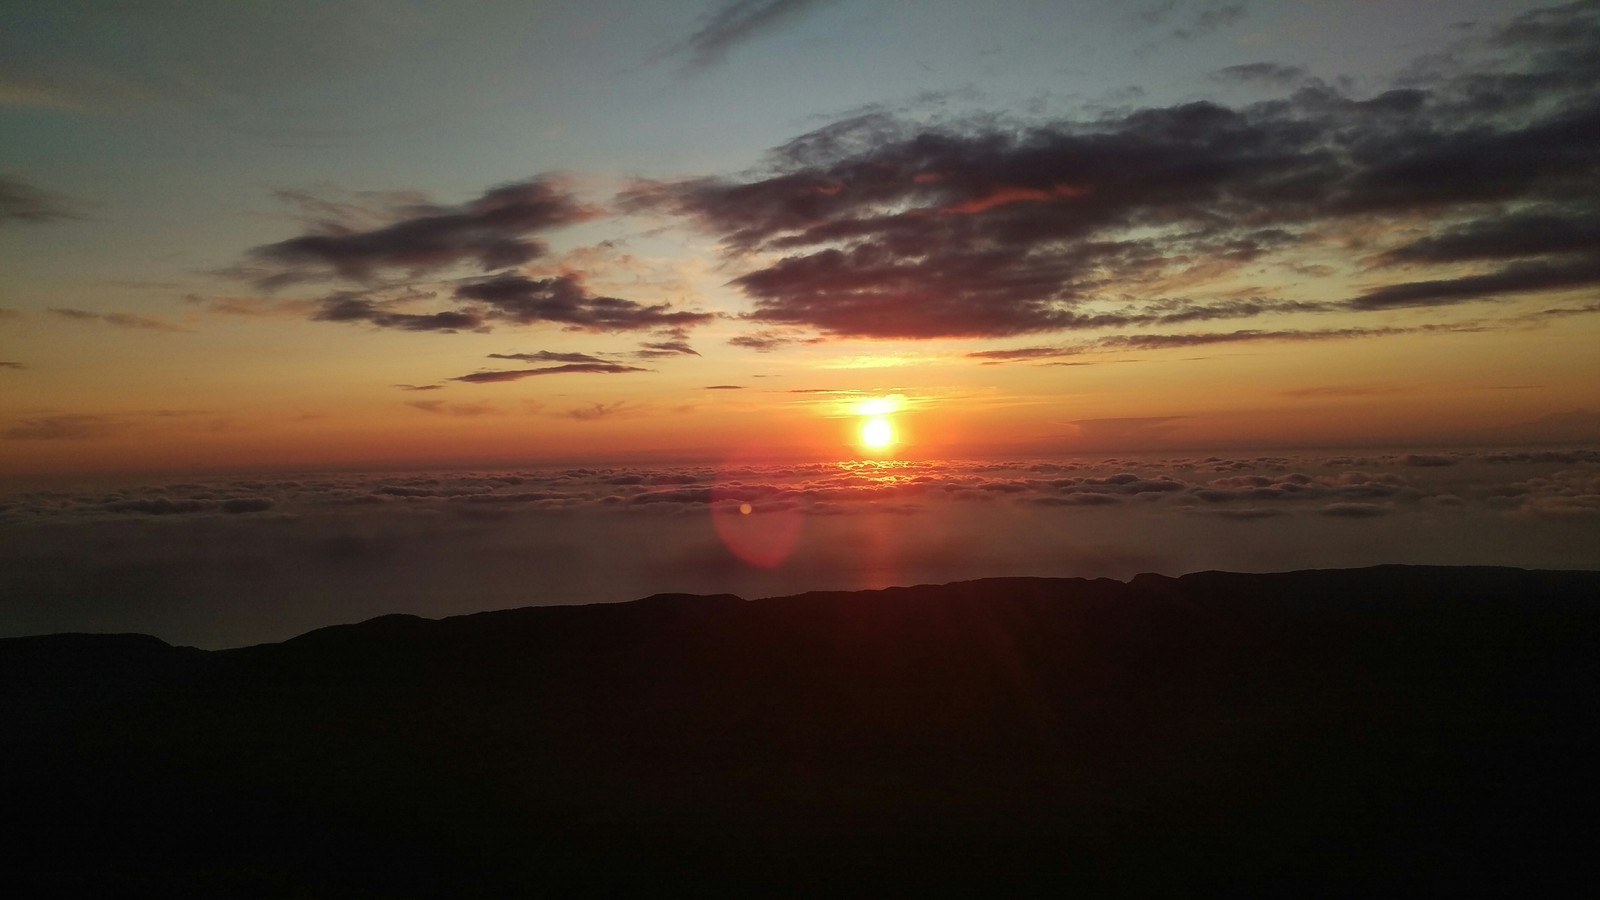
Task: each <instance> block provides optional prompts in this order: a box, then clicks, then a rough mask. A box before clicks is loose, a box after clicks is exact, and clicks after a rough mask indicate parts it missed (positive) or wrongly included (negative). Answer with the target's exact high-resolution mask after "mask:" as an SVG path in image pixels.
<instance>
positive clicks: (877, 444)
mask: <svg viewBox="0 0 1600 900" xmlns="http://www.w3.org/2000/svg"><path fill="white" fill-rule="evenodd" d="M893 444H894V426H893V425H890V424H889V420H888V419H885V418H884V417H882V416H873V417H872V418H870V419H868V420H867V421H865V422H863V423H862V425H861V446H863V447H866V448H867V449H868V450H885V449H888V448H889V447H890V446H891V445H893Z"/></svg>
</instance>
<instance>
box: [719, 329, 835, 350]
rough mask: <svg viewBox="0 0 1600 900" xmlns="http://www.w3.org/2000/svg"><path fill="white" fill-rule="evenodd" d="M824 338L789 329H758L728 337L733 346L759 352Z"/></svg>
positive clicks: (818, 341)
mask: <svg viewBox="0 0 1600 900" xmlns="http://www.w3.org/2000/svg"><path fill="white" fill-rule="evenodd" d="M822 340H823V338H820V337H816V336H815V335H805V334H800V333H796V332H789V331H773V330H765V331H757V332H754V333H751V334H741V335H735V336H734V337H731V338H728V345H729V346H731V347H743V348H745V349H746V350H754V351H756V352H757V353H771V352H772V351H774V350H778V349H780V348H783V347H787V346H789V345H791V344H817V343H821V342H822Z"/></svg>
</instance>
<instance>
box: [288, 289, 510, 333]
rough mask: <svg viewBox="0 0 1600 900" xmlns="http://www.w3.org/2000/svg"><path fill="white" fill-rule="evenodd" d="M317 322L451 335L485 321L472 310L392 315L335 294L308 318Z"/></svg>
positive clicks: (356, 298) (359, 299)
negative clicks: (367, 325) (438, 332)
mask: <svg viewBox="0 0 1600 900" xmlns="http://www.w3.org/2000/svg"><path fill="white" fill-rule="evenodd" d="M311 318H312V319H314V320H316V321H319V322H366V323H368V324H370V325H376V326H378V327H379V328H394V329H397V330H400V331H440V332H446V333H454V332H457V331H473V330H476V329H479V328H483V327H484V324H485V323H484V319H483V317H482V316H480V315H479V314H478V313H476V312H474V311H471V310H461V309H456V310H446V311H444V312H436V313H404V312H391V311H388V310H386V309H384V308H383V307H382V306H380V305H379V304H378V303H376V302H374V301H372V300H369V299H367V298H365V297H362V296H359V295H356V294H335V295H334V296H332V297H329V298H327V299H325V300H323V301H322V304H321V309H319V310H318V311H317V313H316V315H314V316H312V317H311Z"/></svg>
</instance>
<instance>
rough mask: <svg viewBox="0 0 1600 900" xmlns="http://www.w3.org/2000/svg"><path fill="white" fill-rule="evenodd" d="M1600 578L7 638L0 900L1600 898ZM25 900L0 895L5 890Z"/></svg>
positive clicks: (1206, 585) (1059, 586)
mask: <svg viewBox="0 0 1600 900" xmlns="http://www.w3.org/2000/svg"><path fill="white" fill-rule="evenodd" d="M1597 648H1600V572H1530V571H1522V570H1513V569H1495V568H1413V567H1380V568H1373V569H1360V570H1342V571H1315V572H1296V573H1289V574H1278V575H1239V574H1227V573H1217V572H1207V573H1201V574H1195V575H1188V576H1184V577H1182V578H1166V577H1161V576H1154V575H1142V576H1139V577H1138V578H1135V579H1134V580H1133V581H1132V582H1130V583H1127V584H1124V583H1121V582H1116V581H1110V580H1104V579H1101V580H1093V581H1089V580H1080V579H1027V578H1006V579H991V580H985V581H974V582H965V583H959V584H951V585H945V586H937V587H934V586H922V587H913V588H894V589H889V590H884V591H868V592H859V593H813V594H805V595H801V596H795V597H782V598H775V599H767V600H760V601H753V602H747V601H744V600H741V599H739V598H737V597H733V596H728V595H719V596H712V597H697V596H687V595H660V596H655V597H650V598H647V599H644V600H639V601H636V602H633V603H622V604H614V605H600V606H583V607H570V606H568V607H561V606H557V607H539V608H529V609H518V610H509V611H503V612H491V613H482V614H478V615H471V616H462V617H458V618H450V619H444V620H439V621H430V620H424V619H419V618H414V617H409V616H386V617H383V618H379V619H373V620H371V621H369V622H364V623H361V624H359V625H348V626H339V627H334V628H326V629H322V630H320V631H315V632H311V633H309V634H306V635H302V636H301V637H298V638H295V639H293V640H289V641H285V642H283V643H281V644H271V645H262V646H256V647H246V648H241V649H236V650H226V651H217V652H205V651H200V650H195V649H192V648H179V647H171V646H168V645H166V644H164V643H162V642H160V641H158V640H156V639H155V638H151V637H145V636H138V635H54V636H47V637H34V638H14V639H9V640H4V641H0V686H3V688H0V716H3V722H4V729H3V736H0V778H3V779H4V781H3V784H0V789H3V792H4V793H3V795H0V796H3V797H4V799H5V802H4V806H3V810H4V811H3V816H4V821H5V831H6V834H5V840H4V851H3V854H0V878H3V879H4V880H5V881H6V882H8V883H10V884H12V885H14V886H17V887H19V888H20V890H21V892H20V893H12V894H11V895H12V896H40V895H49V894H68V895H96V896H117V895H128V894H141V895H142V894H164V895H171V896H252V895H260V896H319V895H332V896H416V895H449V896H485V895H488V896H494V895H553V896H572V895H585V894H597V893H599V894H607V893H628V892H640V893H643V892H645V891H650V892H652V893H659V892H664V891H670V890H672V889H674V888H676V889H679V890H680V891H682V890H685V889H695V890H699V891H702V892H709V893H721V894H740V895H773V894H777V895H786V894H788V895H815V894H818V893H823V892H833V891H836V890H837V889H839V888H849V889H850V890H851V892H852V893H868V894H895V895H898V894H907V895H909V894H912V893H916V894H935V895H938V894H946V893H949V894H969V895H970V894H973V893H976V892H978V891H982V892H984V893H985V894H987V895H1005V894H1015V893H1019V892H1020V893H1043V892H1046V891H1049V892H1056V891H1059V890H1062V889H1080V890H1084V891H1092V892H1093V893H1092V894H1091V895H1105V894H1138V895H1148V894H1151V893H1161V894H1166V895H1172V894H1183V895H1189V894H1226V895H1229V896H1237V895H1241V894H1244V895H1249V894H1261V893H1270V894H1285V895H1294V896H1306V895H1319V894H1320V895H1334V896H1371V895H1374V894H1378V893H1398V892H1402V891H1403V892H1406V893H1408V894H1413V895H1416V894H1422V895H1429V894H1434V895H1437V894H1446V893H1451V894H1455V893H1460V892H1462V891H1465V892H1468V893H1472V894H1484V893H1490V894H1494V893H1503V894H1518V895H1523V894H1533V895H1548V894H1553V893H1556V892H1557V891H1560V892H1562V893H1567V892H1570V891H1571V890H1572V889H1573V888H1575V887H1576V888H1583V887H1587V888H1589V889H1590V891H1592V890H1593V889H1594V887H1595V885H1594V883H1593V882H1594V881H1596V867H1595V866H1594V864H1593V862H1592V858H1593V852H1594V851H1593V848H1594V841H1595V838H1596V837H1597V833H1596V832H1597V830H1600V829H1597V827H1596V825H1595V824H1594V810H1595V803H1596V800H1600V792H1597V791H1596V787H1597V785H1596V780H1595V777H1594V771H1595V766H1596V762H1595V759H1596V757H1595V750H1596V749H1597V743H1600V742H1597V739H1596V737H1595V735H1596V734H1597V733H1600V728H1597V727H1596V726H1597V724H1600V722H1597V718H1600V716H1597V714H1596V713H1597V701H1596V699H1595V689H1596V685H1600V678H1597V676H1600V654H1597ZM8 893H10V891H8Z"/></svg>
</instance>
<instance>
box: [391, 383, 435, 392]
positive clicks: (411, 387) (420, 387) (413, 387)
mask: <svg viewBox="0 0 1600 900" xmlns="http://www.w3.org/2000/svg"><path fill="white" fill-rule="evenodd" d="M395 387H397V388H399V389H400V390H402V391H438V390H443V389H444V385H442V384H397V385H395Z"/></svg>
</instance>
